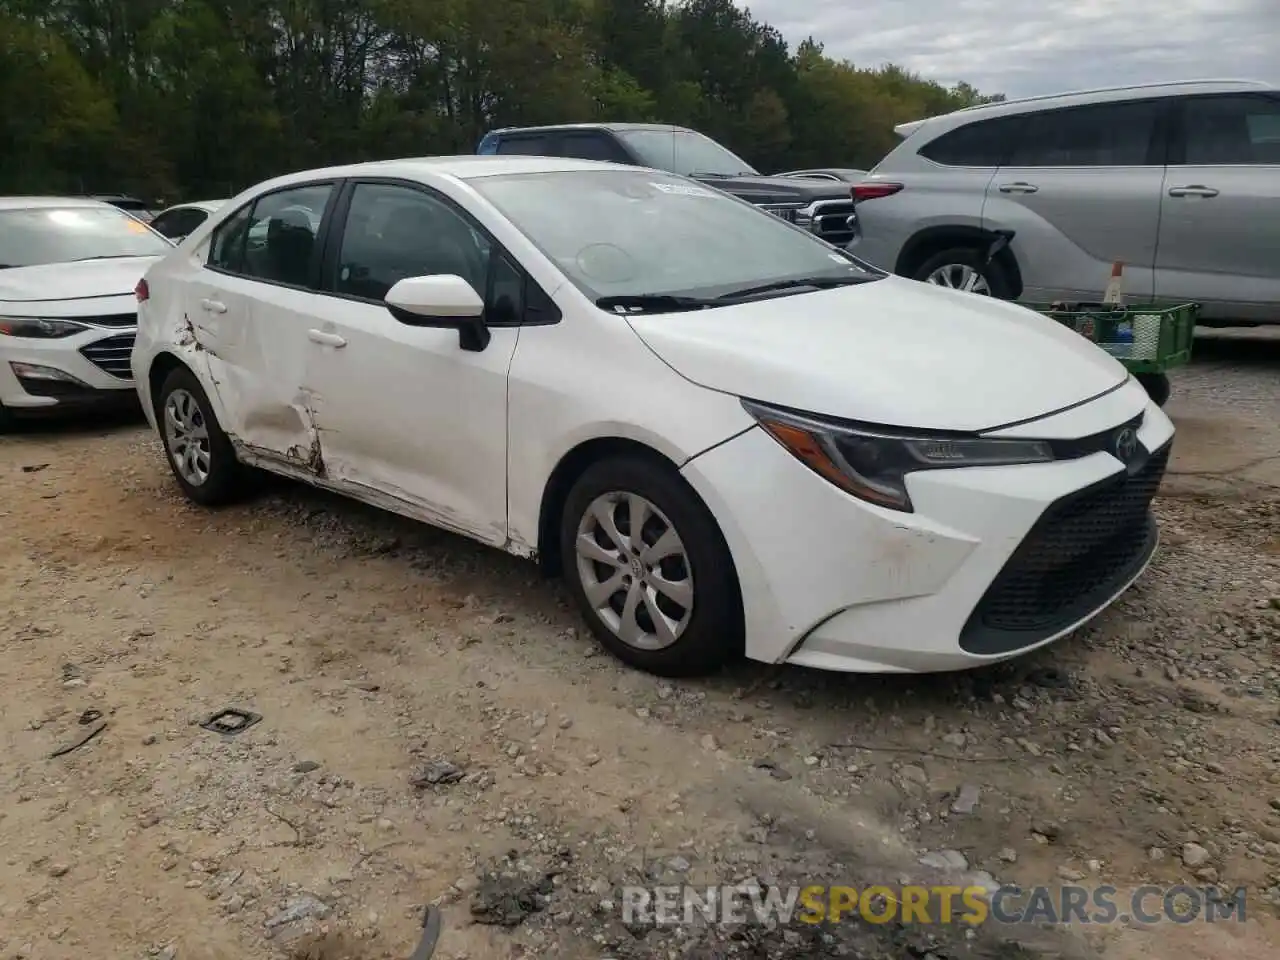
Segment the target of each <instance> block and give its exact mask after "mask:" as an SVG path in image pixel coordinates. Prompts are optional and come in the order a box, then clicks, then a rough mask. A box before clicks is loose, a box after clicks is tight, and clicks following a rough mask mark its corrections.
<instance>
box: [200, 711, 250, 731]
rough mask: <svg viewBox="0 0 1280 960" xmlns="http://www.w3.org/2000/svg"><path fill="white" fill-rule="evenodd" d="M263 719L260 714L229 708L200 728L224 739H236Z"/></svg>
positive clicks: (219, 712) (218, 713) (212, 717)
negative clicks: (218, 734)
mask: <svg viewBox="0 0 1280 960" xmlns="http://www.w3.org/2000/svg"><path fill="white" fill-rule="evenodd" d="M261 719H262V715H261V714H259V713H252V712H250V711H248V710H241V709H239V708H237V707H227V708H226V709H224V710H219V711H218V712H217V713H215V714H214V715H213V716H211V717H210V718H209V719H208V720H206V721H205V722H204V723H202V724H200V727H201V728H202V729H204V730H209V731H211V732H212V733H220V734H222V735H223V736H224V737H234V736H235V735H236V734H239V733H244V732H245V731H246V730H248V729H249V728H250V727H252V726H253V725H254V724H255V723H257V722H258V721H259V720H261Z"/></svg>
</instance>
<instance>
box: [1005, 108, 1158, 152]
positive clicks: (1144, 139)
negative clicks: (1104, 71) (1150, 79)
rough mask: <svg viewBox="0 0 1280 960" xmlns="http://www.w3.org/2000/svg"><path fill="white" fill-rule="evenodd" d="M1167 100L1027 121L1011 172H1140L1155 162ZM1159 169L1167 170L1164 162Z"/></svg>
mask: <svg viewBox="0 0 1280 960" xmlns="http://www.w3.org/2000/svg"><path fill="white" fill-rule="evenodd" d="M1165 102H1166V101H1162V100H1133V101H1124V102H1120V103H1098V104H1091V105H1089V106H1085V107H1068V108H1065V109H1062V110H1048V111H1045V112H1044V113H1033V114H1029V115H1028V116H1026V117H1024V118H1023V123H1022V124H1021V128H1020V130H1019V131H1018V138H1017V139H1018V142H1017V144H1016V145H1015V146H1014V148H1013V151H1012V153H1011V154H1010V157H1009V163H1008V165H1009V166H1011V167H1141V166H1147V165H1148V164H1149V158H1154V155H1155V152H1156V151H1154V150H1153V145H1154V141H1155V139H1156V136H1157V133H1158V132H1159V130H1160V127H1161V124H1160V117H1161V113H1162V107H1163V106H1164V104H1165ZM1152 165H1155V166H1161V165H1163V161H1161V162H1160V163H1157V164H1152Z"/></svg>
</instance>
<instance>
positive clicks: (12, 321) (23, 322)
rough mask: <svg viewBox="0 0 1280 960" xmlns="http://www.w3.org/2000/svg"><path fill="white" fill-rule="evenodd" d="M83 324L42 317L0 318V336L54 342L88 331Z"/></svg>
mask: <svg viewBox="0 0 1280 960" xmlns="http://www.w3.org/2000/svg"><path fill="white" fill-rule="evenodd" d="M88 329H89V328H88V327H86V326H85V325H84V324H83V323H76V322H75V321H74V320H46V319H44V318H43V317H0V335H4V336H7V337H30V338H33V339H36V340H56V339H58V338H59V337H70V336H72V335H74V334H77V333H79V332H80V331H82V330H88Z"/></svg>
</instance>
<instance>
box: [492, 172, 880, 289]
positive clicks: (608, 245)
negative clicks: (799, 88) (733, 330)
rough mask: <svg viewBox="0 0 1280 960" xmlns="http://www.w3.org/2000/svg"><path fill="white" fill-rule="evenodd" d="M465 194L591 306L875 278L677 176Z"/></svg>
mask: <svg viewBox="0 0 1280 960" xmlns="http://www.w3.org/2000/svg"><path fill="white" fill-rule="evenodd" d="M471 185H472V186H473V187H474V188H475V189H476V190H477V191H479V192H480V193H481V194H482V195H484V196H485V197H486V198H487V199H488V200H489V201H490V202H491V203H493V205H494V206H496V207H497V208H498V209H499V210H501V211H502V213H503V214H505V215H506V217H507V218H508V219H509V220H511V222H512V223H514V224H515V226H516V227H517V228H519V229H520V231H521V232H522V233H524V234H525V235H526V236H527V237H528V238H529V239H530V240H531V241H532V242H533V243H534V244H535V245H536V246H537V247H538V248H539V249H540V250H541V251H542V252H543V253H544V254H546V255H547V257H549V258H550V259H551V260H553V261H554V262H555V263H556V264H557V265H558V266H559V267H560V269H561V270H562V271H563V272H564V274H565V276H566V277H568V278H569V280H570V281H572V282H573V283H574V285H575V286H577V287H578V289H580V290H581V291H582V292H583V293H584V294H586V295H587V296H588V297H590V298H591V299H592V300H600V299H601V298H604V297H609V298H614V297H641V296H644V297H649V296H665V295H672V296H682V297H724V296H731V295H732V294H734V293H735V292H739V291H746V290H748V289H751V288H755V287H760V286H763V285H766V284H775V283H785V282H787V281H791V280H797V281H798V280H803V279H814V280H816V281H817V282H819V283H821V282H826V283H842V282H857V281H861V280H871V279H876V278H878V277H880V276H882V274H881V273H880V272H879V271H878V270H875V269H874V268H873V267H869V266H867V265H865V264H863V263H861V262H860V261H858V260H855V259H854V258H853V257H852V256H850V255H849V254H847V253H845V252H843V251H841V250H838V249H836V248H835V247H832V246H830V245H828V244H826V243H823V242H822V241H821V240H819V239H817V238H816V237H815V236H813V235H812V234H811V233H809V232H808V231H805V230H802V229H800V228H798V227H794V226H791V225H790V224H788V223H787V222H785V221H784V220H782V219H781V218H779V217H776V216H774V215H773V214H771V213H766V212H764V211H762V210H760V209H758V208H757V207H753V206H752V205H751V204H749V203H746V202H744V201H742V200H738V199H736V198H734V197H731V196H729V195H728V194H726V193H722V192H721V191H719V190H715V189H712V188H710V187H705V186H702V185H701V184H698V183H695V182H693V181H691V180H686V179H684V178H682V177H673V176H668V175H665V174H657V173H653V172H651V171H650V172H646V171H642V170H600V171H594V170H593V171H590V172H586V171H572V172H567V171H566V172H556V173H535V174H514V175H500V176H492V177H479V178H476V179H474V180H472V181H471ZM801 289H803V287H798V288H797V289H796V291H795V292H800V290H801ZM782 292H791V291H779V293H782Z"/></svg>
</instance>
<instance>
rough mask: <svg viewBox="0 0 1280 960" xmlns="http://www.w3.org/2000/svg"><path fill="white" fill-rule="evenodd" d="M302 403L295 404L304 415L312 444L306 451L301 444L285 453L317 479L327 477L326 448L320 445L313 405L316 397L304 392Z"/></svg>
mask: <svg viewBox="0 0 1280 960" xmlns="http://www.w3.org/2000/svg"><path fill="white" fill-rule="evenodd" d="M299 399H300V401H301V402H297V403H295V404H294V406H295V408H296V409H298V410H299V411H300V412H301V413H302V414H303V416H302V421H303V425H304V426H305V427H306V428H307V433H308V434H310V437H311V442H310V443H309V444H308V445H307V447H306V448H305V449H304V448H303V447H302V445H301V444H294V445H293V446H292V447H290V448H289V449H288V450H286V451H285V456H286V457H288V458H289V459H290V460H294V461H297V462H299V463H301V464H302V465H303V467H304V468H305V469H306V471H307V472H308V473H310V474H313V475H314V476H317V477H324V476H327V471H326V469H325V465H324V448H323V447H322V446H321V444H320V425H319V423H318V422H317V421H316V411H315V408H314V406H313V404H312V401H313V400H314V399H315V396H314V395H313V394H312V393H310V392H309V391H303V392H302V393H301V395H300V397H299Z"/></svg>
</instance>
